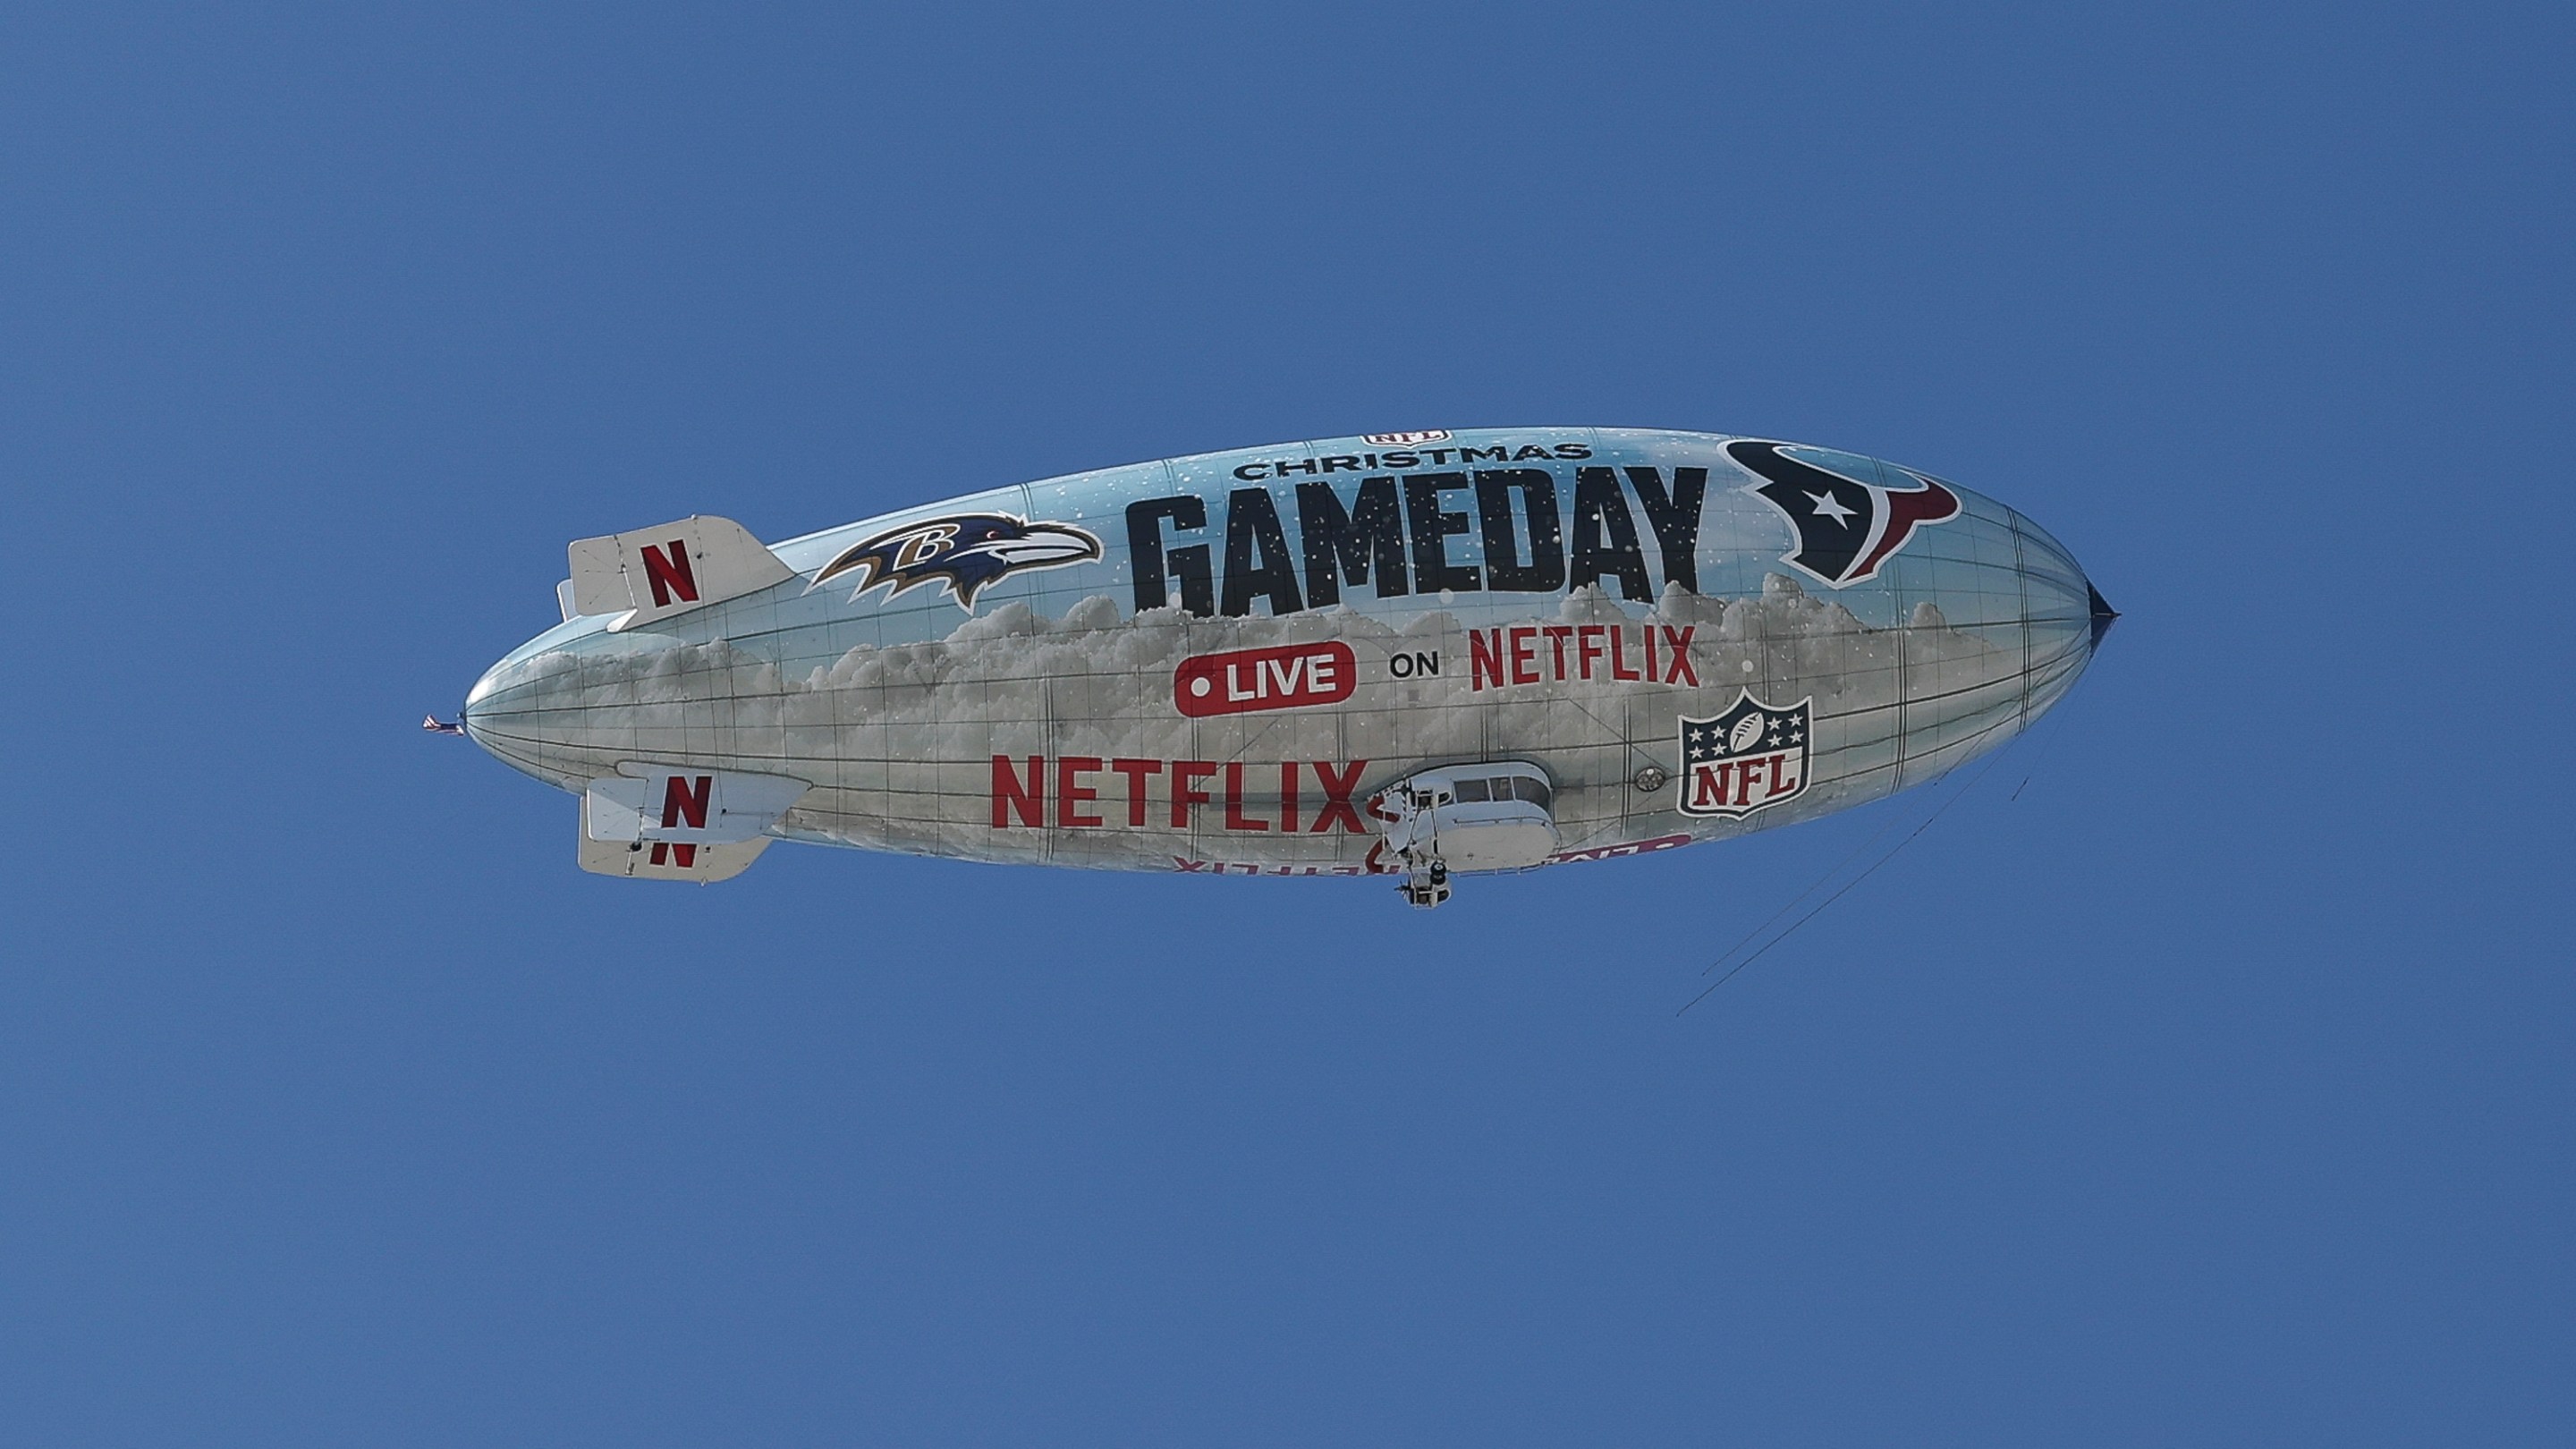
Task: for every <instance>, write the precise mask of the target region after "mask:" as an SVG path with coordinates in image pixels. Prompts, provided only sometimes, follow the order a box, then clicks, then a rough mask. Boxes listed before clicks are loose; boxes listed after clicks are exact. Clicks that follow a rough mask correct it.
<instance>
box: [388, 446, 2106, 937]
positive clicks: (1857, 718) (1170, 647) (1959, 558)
mask: <svg viewBox="0 0 2576 1449" xmlns="http://www.w3.org/2000/svg"><path fill="white" fill-rule="evenodd" d="M568 555H569V559H568V561H569V570H568V571H569V575H570V576H569V577H568V578H566V579H565V580H563V582H562V583H561V584H559V585H558V586H557V589H556V596H557V603H558V611H559V614H560V620H559V622H557V623H556V624H555V625H554V626H553V627H552V628H549V629H547V630H546V631H545V632H543V633H541V634H539V635H537V636H536V637H535V638H533V639H531V640H529V641H528V642H527V643H525V644H523V645H521V646H520V647H518V648H517V649H515V650H512V651H511V652H510V653H509V654H508V655H506V656H505V657H503V658H502V659H501V660H500V662H499V663H497V664H495V665H493V666H492V668H491V669H490V670H489V671H487V672H486V673H485V674H484V675H483V676H482V678H481V679H480V680H478V681H476V682H475V684H474V685H473V687H472V689H471V691H470V692H469V693H468V694H467V695H466V698H465V702H464V707H463V710H462V712H461V714H460V715H459V717H458V718H457V719H456V720H454V721H453V722H443V721H440V720H438V719H437V718H436V717H435V716H433V717H432V718H431V719H430V720H429V721H427V722H426V723H427V724H428V725H429V726H430V727H431V728H434V729H439V730H442V731H445V732H449V733H459V734H463V735H466V736H469V737H471V738H472V739H473V740H474V741H475V743H477V744H479V745H480V746H482V748H483V749H484V750H486V751H488V752H489V753H491V754H493V755H495V756H498V757H499V758H500V759H501V760H502V761H503V762H504V763H506V764H509V765H510V766H512V767H514V768H516V769H518V770H520V771H522V772H524V773H526V774H528V775H531V776H534V777H535V778H537V779H539V780H542V781H545V782H546V783H548V784H550V785H554V786H557V787H559V788H561V789H563V790H565V791H567V792H568V793H570V794H572V795H574V796H575V797H577V799H578V803H579V809H578V819H579V828H578V833H577V837H576V838H577V842H578V847H577V860H578V863H579V864H580V866H581V868H582V869H584V870H588V871H593V872H597V873H599V874H604V875H612V876H621V877H626V878H631V879H638V880H669V881H697V882H702V883H703V882H712V881H720V880H724V879H727V878H730V877H732V876H735V875H738V874H740V873H741V872H742V871H743V870H745V869H746V868H748V867H749V866H750V865H751V864H752V863H753V862H754V861H756V860H757V859H758V858H759V857H760V856H761V854H762V853H763V852H764V851H765V850H767V849H768V848H769V847H770V846H771V845H772V844H773V843H774V842H777V841H782V840H784V841H794V842H799V843H803V844H808V845H833V846H849V847H856V848H859V849H865V850H881V851H900V852H905V853H909V854H916V855H933V856H945V857H954V858H957V859H960V860H970V861H985V862H996V863H1009V864H1023V865H1055V866H1081V867H1088V868H1093V869H1106V870H1152V871H1177V872H1184V873H1189V874H1197V875H1207V876H1271V877H1309V876H1352V877H1361V876H1375V877H1381V878H1384V879H1385V880H1386V881H1387V883H1389V884H1392V885H1394V886H1395V887H1396V888H1397V889H1398V890H1399V891H1400V892H1401V893H1402V895H1403V898H1404V899H1405V900H1406V901H1407V902H1410V903H1411V904H1413V905H1416V906H1423V907H1431V906H1437V905H1439V904H1441V903H1442V902H1444V901H1446V900H1448V899H1449V898H1450V896H1451V894H1452V892H1453V891H1454V890H1455V889H1456V886H1457V884H1458V878H1459V877H1462V876H1469V875H1479V876H1483V875H1494V874H1499V873H1508V872H1518V871H1526V870H1533V869H1538V868H1541V867H1547V866H1557V865H1567V864H1574V863H1579V862H1597V861H1605V860H1611V859H1616V858H1619V857H1623V856H1631V855H1640V854H1646V853H1650V852H1657V851H1664V850H1672V849H1677V848H1680V847H1682V846H1687V845H1693V844H1698V843H1701V842H1705V841H1714V840H1724V839H1728V838H1731V837H1734V836H1738V835H1742V834H1745V833H1747V832H1751V831H1757V830H1765V829H1770V828H1773V827H1776V826H1781V825H1789V824H1795V823H1797V822H1799V821H1804V820H1811V819H1814V818H1816V817H1818V816H1821V815H1824V814H1827V813H1829V812H1832V811H1836V810H1842V809H1846V808H1849V807H1852V806H1855V805H1860V804H1863V803H1866V802H1869V801H1874V800H1878V799H1881V798H1883V797H1885V796H1889V795H1892V794H1895V793H1896V792H1898V791H1900V790H1904V789H1907V788H1909V787H1912V786H1915V785H1919V784H1922V783H1924V782H1927V781H1930V780H1933V779H1935V778H1937V777H1939V776H1941V775H1942V774H1944V773H1945V772H1947V771H1950V770H1954V769H1956V768H1958V767H1959V766H1960V765H1962V764H1965V763H1967V762H1969V761H1971V760H1974V759H1977V758H1978V757H1980V756H1982V755H1985V754H1987V753H1988V752H1990V751H1993V750H1995V749H1997V748H1999V747H2000V746H2002V745H2003V744H2005V743H2006V742H2007V741H2009V740H2011V739H2012V738H2013V737H2014V736H2015V735H2016V734H2018V733H2020V732H2021V731H2023V730H2025V729H2028V728H2029V727H2030V726H2031V724H2032V722H2033V721H2035V720H2037V719H2038V718H2039V717H2040V716H2041V715H2042V714H2044V713H2046V712H2047V711H2048V710H2049V709H2050V708H2051V707H2052V706H2053V705H2055V704H2056V703H2057V702H2058V701H2059V700H2061V699H2063V698H2064V697H2065V696H2066V694H2067V692H2068V690H2069V689H2071V688H2072V687H2073V685H2074V683H2075V681H2076V679H2077V678H2078V677H2079V676H2080V675H2081V674H2082V673H2083V672H2084V669H2085V666H2086V665H2087V664H2088V663H2089V662H2090V661H2091V658H2092V655H2093V652H2094V650H2095V649H2096V648H2097V647H2098V646H2099V644H2100V642H2101V639H2102V636H2103V632H2104V630H2105V629H2106V628H2107V627H2108V625H2109V624H2110V621H2111V620H2112V619H2113V618H2114V617H2115V615H2114V613H2113V611H2112V610H2111V608H2110V606H2109V605H2108V604H2106V603H2105V602H2104V600H2103V597H2102V595H2101V593H2100V592H2099V591H2097V590H2096V589H2095V588H2094V587H2093V585H2092V583H2091V582H2090V581H2089V580H2088V579H2087V577H2086V576H2085V573H2084V571H2083V569H2082V568H2080V567H2079V566H2078V565H2077V564H2076V562H2075V559H2074V557H2073V556H2072V555H2071V554H2070V553H2069V552H2068V551H2067V549H2066V548H2065V547H2064V546H2063V545H2062V544H2060V543H2059V542H2058V541H2057V540H2056V539H2054V538H2052V537H2051V536H2050V535H2049V534H2048V533H2047V532H2046V531H2044V530H2043V529H2041V528H2040V527H2039V526H2038V525H2037V524H2035V523H2033V522H2031V521H2030V520H2029V519H2027V518H2025V517H2023V516H2022V515H2021V514H2019V513H2017V512H2015V511H2014V510H2012V509H2011V508H2008V507H2005V506H2004V505H2003V504H2000V503H1997V502H1994V501H1992V500H1990V499H1988V498H1985V497H1983V496H1981V495H1979V494H1977V493H1974V492H1971V491H1970V490H1969V489H1967V488H1965V487H1962V486H1960V485H1959V484H1957V483H1954V482H1951V481H1949V480H1948V479H1946V478H1942V477H1939V476H1936V475H1934V474H1932V473H1928V472H1923V471H1919V470H1917V469H1913V468H1907V467H1902V466H1899V465H1897V464H1893V463H1886V462H1881V461H1879V460H1877V459H1875V458H1870V457H1865V456H1862V455H1859V454H1855V453H1848V452H1842V451H1838V450H1835V449H1832V448H1825V447H1815V446H1810V445H1807V444H1803V443H1792V442H1785V441H1779V440H1773V439H1764V438H1752V437H1736V436H1731V435H1724V434H1711V433H1697V432H1672V431H1656V430H1643V429H1613V428H1497V429H1485V430H1459V431H1450V430H1445V429H1432V430H1421V431H1412V432H1396V433H1370V434H1365V435H1362V436H1358V437H1351V438H1337V439H1330V440H1325V441H1318V442H1301V443H1287V444H1279V445H1275V446H1270V447H1261V448H1250V449H1243V450H1239V451H1234V452H1224V453H1209V454H1202V455H1198V456H1194V457H1186V458H1173V459H1168V460H1164V461H1159V462H1151V463H1140V464H1134V465H1131V466H1125V467H1116V468H1107V469H1101V470H1098V471H1094V472H1087V473H1077V474H1072V475H1069V476H1065V477H1058V478H1049V479H1044V480H1041V481H1038V482H1034V483H1017V484H1011V485H1009V486H1005V487H1000V488H995V489H992V490H990V491H988V492H982V493H974V494H970V495H968V496H965V497H961V498H952V499H949V500H947V501H944V502H939V503H931V504H925V505H923V506H921V507H918V508H912V509H907V510H905V511H903V512H899V513H891V514H886V515H883V516H880V517H875V518H868V519H863V520H861V521H859V522H856V523H851V524H845V525H843V526H841V527H838V528H831V529H827V530H824V531H823V532H819V533H809V534H806V535H804V536H802V537H798V538H791V539H788V540H786V541H784V542H780V543H773V544H764V543H762V542H761V541H760V540H759V539H758V538H757V537H755V536H754V535H753V534H752V533H751V532H750V531H749V530H747V529H745V528H744V527H743V526H742V525H740V524H738V523H735V522H733V521H732V520H730V519H727V518H722V517H715V516H708V515H698V516H692V517H689V518H683V519H679V520H677V521H675V522H670V523H664V524H659V525H655V526H652V527H647V528H633V529H627V530H625V531H623V532H618V533H611V534H606V535H602V536H600V537H595V538H585V539H580V540H577V541H575V542H574V543H572V544H571V546H570V548H569V551H568Z"/></svg>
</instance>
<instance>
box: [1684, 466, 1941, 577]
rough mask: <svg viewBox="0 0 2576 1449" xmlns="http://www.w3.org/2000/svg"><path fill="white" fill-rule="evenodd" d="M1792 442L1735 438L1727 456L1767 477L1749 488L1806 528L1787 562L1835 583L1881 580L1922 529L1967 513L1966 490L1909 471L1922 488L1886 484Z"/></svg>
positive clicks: (1800, 530)
mask: <svg viewBox="0 0 2576 1449" xmlns="http://www.w3.org/2000/svg"><path fill="white" fill-rule="evenodd" d="M1789 446H1790V445H1789V444H1787V443H1763V442H1754V441H1750V440H1747V441H1744V442H1738V443H1729V444H1727V445H1726V456H1728V457H1730V458H1733V459H1734V460H1735V461H1736V462H1738V463H1741V464H1743V465H1744V466H1745V468H1747V469H1749V470H1750V471H1751V472H1752V473H1753V474H1754V475H1755V476H1756V477H1758V478H1760V479H1762V481H1761V482H1759V483H1756V484H1753V485H1751V486H1750V487H1749V488H1747V489H1746V490H1745V491H1747V492H1750V493H1758V494H1760V495H1762V498H1763V501H1765V502H1767V503H1769V504H1770V505H1771V506H1772V507H1774V508H1777V509H1779V510H1780V513H1781V516H1782V517H1784V518H1787V519H1788V520H1789V526H1790V527H1792V528H1794V529H1796V530H1798V546H1797V547H1796V548H1795V549H1792V550H1791V551H1789V552H1788V553H1784V554H1782V555H1780V559H1781V561H1782V562H1783V563H1787V564H1792V565H1794V566H1796V567H1797V568H1798V569H1800V570H1801V571H1803V572H1805V573H1806V574H1808V575H1810V576H1811V577H1814V578H1816V579H1818V580H1820V581H1821V582H1823V583H1824V584H1826V585H1827V586H1829V587H1832V588H1837V589H1839V588H1846V587H1848V586H1850V585H1852V584H1856V583H1859V582H1860V581H1861V580H1863V579H1868V578H1875V577H1876V576H1877V574H1878V566H1879V565H1880V564H1883V563H1885V562H1886V561H1887V560H1888V559H1889V557H1891V556H1892V555H1894V554H1895V552H1896V551H1897V550H1898V549H1900V548H1903V547H1905V541H1906V540H1907V539H1910V538H1912V537H1913V536H1914V530H1915V529H1917V528H1920V527H1923V526H1924V525H1926V524H1933V523H1942V522H1946V521H1947V520H1949V519H1953V518H1956V517H1958V516H1959V495H1958V494H1956V493H1953V492H1951V491H1950V490H1949V489H1947V488H1944V487H1942V486H1941V485H1940V484H1938V483H1935V482H1933V481H1932V480H1931V479H1929V478H1926V477H1924V476H1923V475H1922V474H1920V473H1906V474H1905V475H1904V476H1906V477H1908V478H1911V479H1913V480H1914V481H1915V482H1917V483H1920V484H1922V485H1923V486H1922V487H1920V488H1882V487H1880V486H1878V485H1877V484H1875V483H1863V482H1862V481H1860V480H1859V479H1857V478H1846V477H1844V476H1843V475H1842V474H1840V473H1835V472H1829V471H1827V470H1826V469H1823V468H1819V467H1817V466H1816V465H1814V464H1813V463H1801V462H1799V461H1798V460H1797V459H1795V458H1792V457H1790V456H1789V455H1788V454H1787V453H1786V452H1783V451H1782V450H1783V449H1784V448H1787V447H1789ZM1888 471H1890V472H1902V471H1903V470H1901V469H1895V468H1891V469H1889V470H1888Z"/></svg>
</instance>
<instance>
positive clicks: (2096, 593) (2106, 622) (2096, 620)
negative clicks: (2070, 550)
mask: <svg viewBox="0 0 2576 1449" xmlns="http://www.w3.org/2000/svg"><path fill="white" fill-rule="evenodd" d="M2084 600H2085V604H2086V606H2087V607H2089V608H2090V609H2091V610H2092V611H2093V647H2094V648H2096V649H2099V648H2101V647H2102V636H2103V635H2105V634H2108V633H2110V632H2111V624H2112V622H2113V621H2114V620H2116V619H2118V618H2119V617H2120V611H2119V610H2117V609H2114V608H2112V607H2111V605H2110V603H2109V602H2108V601H2107V600H2105V599H2104V598H2103V597H2102V591H2101V590H2100V589H2097V588H2095V587H2093V581H2092V580H2090V579H2087V580H2085V581H2084Z"/></svg>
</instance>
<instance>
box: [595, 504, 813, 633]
mask: <svg viewBox="0 0 2576 1449" xmlns="http://www.w3.org/2000/svg"><path fill="white" fill-rule="evenodd" d="M566 552H567V554H568V555H569V557H570V559H571V562H572V577H571V579H569V580H567V581H566V583H565V585H564V587H563V588H562V589H561V590H559V593H560V594H561V595H562V597H563V600H564V608H565V609H566V611H567V612H566V615H565V617H567V618H570V617H571V616H572V615H574V614H616V615H619V616H621V617H619V618H618V620H617V621H616V622H615V623H612V624H610V625H609V626H608V627H609V628H610V629H611V630H612V631H613V630H619V629H632V628H634V627H636V626H637V625H639V624H649V623H652V622H653V621H655V620H657V619H667V618H669V617H670V616H672V615H673V614H685V613H687V612H688V611H690V610H692V609H703V608H705V607H706V606H707V605H709V604H720V603H723V602H724V601H725V600H727V599H738V598H740V597H742V596H743V595H745V594H750V593H757V592H759V591H760V590H762V589H765V588H768V587H770V586H771V585H773V584H779V583H784V582H786V581H787V580H788V579H791V578H794V577H795V576H796V571H795V570H793V569H791V568H789V567H788V566H787V565H786V563H785V562H784V561H782V560H781V559H780V558H779V557H778V555H776V554H774V553H771V552H770V551H769V550H768V549H767V548H765V547H763V546H762V544H761V542H760V540H759V539H756V538H754V537H752V536H751V533H750V531H749V530H748V529H745V528H744V527H743V526H742V525H741V524H739V523H736V522H734V521H733V520H732V519H730V518H713V517H707V516H703V515H696V514H693V515H691V516H689V517H687V518H683V519H681V520H679V521H678V522H676V523H665V524H662V525H660V526H658V527H654V528H638V529H634V530H631V531H629V532H626V533H611V534H604V535H602V536H600V537H598V538H577V539H574V540H573V542H572V545H571V547H570V548H569V549H567V550H566Z"/></svg>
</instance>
